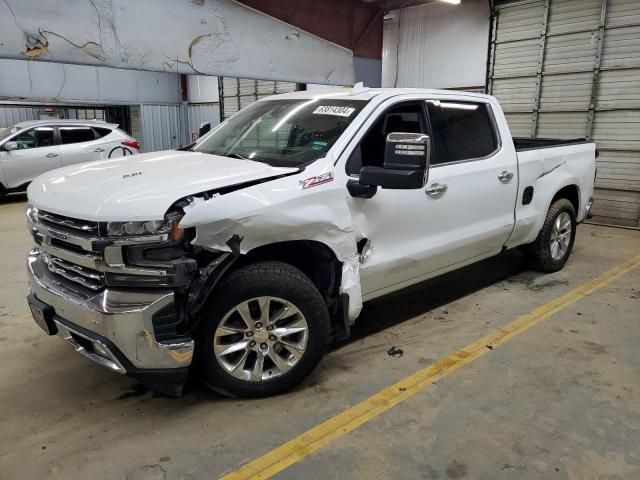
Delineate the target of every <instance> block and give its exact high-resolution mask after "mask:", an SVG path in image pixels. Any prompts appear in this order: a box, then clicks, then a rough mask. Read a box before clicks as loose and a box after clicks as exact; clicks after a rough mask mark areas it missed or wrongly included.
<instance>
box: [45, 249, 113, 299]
mask: <svg viewBox="0 0 640 480" xmlns="http://www.w3.org/2000/svg"><path fill="white" fill-rule="evenodd" d="M42 260H43V261H44V263H45V264H46V265H47V268H48V269H49V271H50V272H52V273H55V274H56V275H59V276H61V277H62V278H64V279H66V280H69V281H71V282H75V283H77V284H80V285H82V286H83V287H85V288H89V289H91V290H94V291H98V290H101V289H103V288H104V287H105V280H104V274H102V273H101V272H98V271H97V270H93V269H90V268H87V267H83V266H80V265H76V264H74V263H71V262H68V261H66V260H63V259H61V258H58V257H55V256H53V255H49V254H47V253H44V252H43V253H42Z"/></svg>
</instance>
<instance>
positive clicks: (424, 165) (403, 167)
mask: <svg viewBox="0 0 640 480" xmlns="http://www.w3.org/2000/svg"><path fill="white" fill-rule="evenodd" d="M430 162H431V140H430V139H429V136H428V135H424V134H422V133H397V132H396V133H390V134H389V135H387V142H386V145H385V152H384V166H383V167H371V166H366V167H362V168H361V169H360V183H361V184H363V185H377V186H380V187H382V188H395V189H417V188H422V187H424V186H425V184H426V183H427V174H428V171H429V164H430Z"/></svg>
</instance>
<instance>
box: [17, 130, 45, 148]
mask: <svg viewBox="0 0 640 480" xmlns="http://www.w3.org/2000/svg"><path fill="white" fill-rule="evenodd" d="M13 141H14V142H16V143H17V144H18V150H26V149H28V148H38V147H49V146H51V145H54V144H55V142H54V135H53V127H37V128H32V129H30V130H27V131H26V132H22V133H21V134H20V135H18V136H16V137H14V138H13Z"/></svg>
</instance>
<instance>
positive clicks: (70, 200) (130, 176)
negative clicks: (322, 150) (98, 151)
mask: <svg viewBox="0 0 640 480" xmlns="http://www.w3.org/2000/svg"><path fill="white" fill-rule="evenodd" d="M296 171H297V169H296V168H277V167H271V166H269V165H266V164H264V163H259V162H254V161H251V160H242V159H234V158H228V157H221V156H217V155H209V154H206V153H198V152H187V151H173V150H171V151H164V152H153V153H146V154H143V155H134V156H129V157H119V158H115V159H110V160H102V161H98V162H90V163H83V164H79V165H73V166H70V167H65V168H60V169H57V170H52V171H51V172H47V173H45V174H43V175H41V176H39V177H38V178H36V179H35V180H34V181H33V182H32V183H31V185H29V189H28V195H29V202H30V203H32V204H33V205H34V206H35V207H37V208H39V209H42V210H46V211H49V212H52V213H57V214H59V215H65V216H68V217H73V218H79V219H83V220H93V221H106V220H110V221H130V220H159V219H162V218H163V216H164V214H165V213H166V211H167V209H168V208H169V207H170V206H171V205H172V204H173V203H174V202H175V201H176V200H179V199H180V198H182V197H186V196H188V195H193V194H196V193H200V192H204V191H207V190H213V189H217V188H221V187H227V186H232V185H237V184H240V183H244V182H250V181H254V180H260V179H263V178H268V177H274V176H278V175H283V174H286V173H292V172H296Z"/></svg>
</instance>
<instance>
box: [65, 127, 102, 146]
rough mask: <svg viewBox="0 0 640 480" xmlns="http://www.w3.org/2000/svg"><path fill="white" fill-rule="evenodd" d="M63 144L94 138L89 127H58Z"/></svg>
mask: <svg viewBox="0 0 640 480" xmlns="http://www.w3.org/2000/svg"><path fill="white" fill-rule="evenodd" d="M58 128H59V129H60V138H61V140H62V144H63V145H69V144H72V143H81V142H91V141H93V140H95V139H96V136H95V133H93V130H92V129H91V128H90V127H58Z"/></svg>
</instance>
